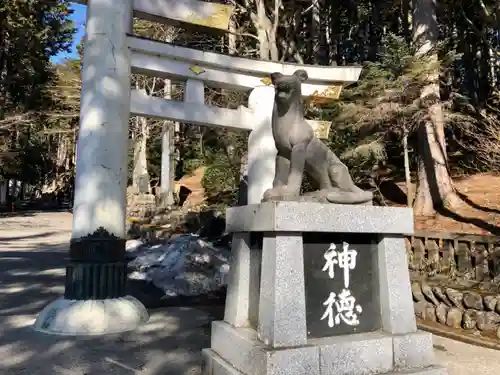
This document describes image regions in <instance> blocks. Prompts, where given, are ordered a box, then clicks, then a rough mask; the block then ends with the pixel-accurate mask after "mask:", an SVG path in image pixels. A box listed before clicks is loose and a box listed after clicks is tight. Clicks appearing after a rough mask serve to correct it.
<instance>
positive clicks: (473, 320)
mask: <svg viewBox="0 0 500 375" xmlns="http://www.w3.org/2000/svg"><path fill="white" fill-rule="evenodd" d="M479 314H480V312H479V311H477V310H473V309H468V310H466V311H465V312H464V317H463V320H462V323H463V327H464V329H474V328H476V325H477V316H478V315H479Z"/></svg>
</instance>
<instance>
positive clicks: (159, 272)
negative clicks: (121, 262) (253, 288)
mask: <svg viewBox="0 0 500 375" xmlns="http://www.w3.org/2000/svg"><path fill="white" fill-rule="evenodd" d="M230 258H231V252H230V250H229V249H227V248H222V247H215V246H213V245H212V244H211V243H209V242H206V241H203V240H202V239H200V238H199V237H198V236H196V235H193V234H188V235H182V236H179V237H177V238H175V239H173V240H171V241H169V242H167V243H165V244H159V245H153V246H144V247H143V248H141V249H140V250H139V251H138V253H137V256H136V257H135V259H133V260H132V261H131V262H129V263H128V266H129V268H130V269H132V270H133V272H132V273H131V274H130V275H129V277H130V278H133V279H136V280H146V281H148V282H151V283H153V285H155V286H156V287H157V288H159V289H162V290H163V291H164V292H165V294H166V295H168V296H196V295H200V294H206V293H210V292H215V291H218V290H220V289H221V288H222V287H224V286H225V285H226V284H227V278H228V273H229V264H230Z"/></svg>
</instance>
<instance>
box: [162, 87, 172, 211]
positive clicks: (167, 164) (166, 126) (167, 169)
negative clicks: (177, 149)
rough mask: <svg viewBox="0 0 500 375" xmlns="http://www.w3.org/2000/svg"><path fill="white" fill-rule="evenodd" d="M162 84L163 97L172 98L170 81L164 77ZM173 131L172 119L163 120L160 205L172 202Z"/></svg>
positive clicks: (169, 204)
mask: <svg viewBox="0 0 500 375" xmlns="http://www.w3.org/2000/svg"><path fill="white" fill-rule="evenodd" d="M163 85H164V86H163V97H164V98H165V99H168V100H170V99H172V81H171V80H169V79H164V80H163ZM174 132H175V123H173V122H172V121H165V122H163V129H162V140H161V179H160V183H161V187H160V190H161V192H160V201H161V204H162V206H171V205H173V204H174V178H175V167H174V162H175V161H174V154H175V153H174V146H175V145H174Z"/></svg>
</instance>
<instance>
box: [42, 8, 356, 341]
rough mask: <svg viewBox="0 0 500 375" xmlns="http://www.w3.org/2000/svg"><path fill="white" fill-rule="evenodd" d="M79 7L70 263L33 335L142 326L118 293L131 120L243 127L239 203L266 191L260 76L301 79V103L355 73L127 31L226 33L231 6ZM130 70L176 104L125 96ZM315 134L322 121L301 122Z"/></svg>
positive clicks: (334, 92) (268, 154)
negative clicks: (164, 28)
mask: <svg viewBox="0 0 500 375" xmlns="http://www.w3.org/2000/svg"><path fill="white" fill-rule="evenodd" d="M78 2H80V3H87V4H88V8H87V32H86V35H87V37H86V40H85V54H84V58H83V71H82V90H81V109H80V130H79V137H78V145H77V150H78V157H77V161H76V178H75V201H74V208H73V229H72V238H71V242H70V250H69V254H70V260H71V262H70V264H69V265H68V266H67V268H66V284H65V294H64V297H62V298H60V299H58V300H56V301H54V302H53V303H51V304H49V305H48V306H47V307H46V308H45V309H44V310H43V311H42V312H41V313H40V315H39V317H38V319H37V320H36V322H35V325H34V328H35V329H36V330H38V331H42V332H46V333H52V334H61V335H89V334H105V333H117V332H124V331H128V330H131V329H134V328H136V327H137V326H138V325H139V324H142V323H144V322H146V321H147V320H148V313H147V311H146V309H145V308H144V306H142V304H141V303H140V302H139V301H137V300H136V299H135V298H133V297H131V296H126V293H125V292H126V291H125V284H126V263H125V259H124V254H125V238H126V233H125V220H126V217H125V212H126V210H125V208H126V184H127V157H128V154H127V149H128V123H129V118H130V116H131V115H140V116H144V117H157V118H163V119H168V120H173V121H179V122H187V123H192V124H198V125H206V126H222V127H228V128H236V129H244V130H249V131H250V135H249V140H248V203H249V204H251V203H258V202H260V200H261V198H262V195H263V193H264V191H265V190H267V189H268V188H270V187H271V186H272V180H273V176H274V168H275V165H274V158H275V155H276V149H275V146H274V140H273V137H272V133H271V115H272V107H273V101H274V89H273V87H272V86H270V85H269V83H268V82H267V80H266V79H265V77H266V76H268V75H269V73H272V72H281V73H283V74H291V73H293V72H294V71H295V70H297V69H304V70H306V71H307V73H308V75H309V79H308V81H307V83H305V84H303V85H302V89H303V92H302V94H303V96H318V97H325V98H330V99H337V98H338V96H339V95H340V89H341V87H342V86H343V85H345V84H348V83H352V82H356V81H357V80H358V77H359V75H360V72H361V68H360V67H319V66H302V65H296V64H284V63H278V62H269V61H261V60H253V59H246V58H239V57H233V56H227V55H223V54H218V53H213V52H202V51H199V50H195V49H190V48H186V47H180V46H175V45H172V44H169V43H163V42H158V41H154V40H146V39H142V38H139V37H136V36H134V35H133V33H132V20H133V16H134V15H135V16H137V17H140V18H144V19H149V20H153V21H160V22H164V23H169V24H174V25H176V24H183V25H185V24H192V25H196V26H197V27H208V28H219V29H227V27H228V26H227V25H228V20H229V17H230V15H231V13H232V11H233V7H232V6H229V5H223V4H214V3H207V2H203V1H197V0H87V1H84V0H79V1H78ZM132 73H142V74H146V75H150V76H160V77H164V78H172V79H175V80H183V81H186V86H185V91H184V101H175V100H166V99H160V98H153V97H150V96H146V95H144V94H142V93H140V92H138V91H131V89H130V79H131V74H132ZM205 85H207V86H210V87H218V88H227V89H231V90H237V91H251V94H250V98H249V102H248V108H247V107H240V108H238V109H226V108H217V107H211V106H207V105H205V104H204V86H205ZM310 123H311V125H312V126H313V127H314V128H318V127H321V126H322V125H324V124H321V122H317V121H310Z"/></svg>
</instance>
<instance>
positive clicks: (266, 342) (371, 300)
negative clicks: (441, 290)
mask: <svg viewBox="0 0 500 375" xmlns="http://www.w3.org/2000/svg"><path fill="white" fill-rule="evenodd" d="M226 220H227V230H228V231H229V232H233V233H234V234H233V249H232V251H233V256H234V260H233V266H232V268H231V278H230V280H229V284H228V292H227V299H226V311H225V317H224V321H222V322H214V323H213V324H212V340H211V348H210V349H205V350H204V351H203V356H204V369H203V375H305V374H308V375H365V374H366V375H368V374H370V375H373V374H394V375H396V374H420V375H446V374H447V370H446V369H445V368H442V367H439V366H436V365H434V350H433V345H432V335H431V334H429V333H425V332H420V331H417V328H416V323H415V315H414V310H413V302H412V295H411V288H410V279H409V273H408V263H407V258H406V251H405V244H404V237H403V234H411V233H412V232H413V216H412V211H411V210H409V209H405V208H390V207H373V206H347V205H333V204H321V203H305V202H301V203H297V202H277V203H271V202H269V203H262V204H259V205H251V206H243V207H234V208H230V209H228V211H227V215H226ZM353 250H355V251H354V252H353ZM347 252H350V255H351V256H353V257H354V258H356V260H355V261H354V262H353V263H352V262H351V263H350V267H351V268H350V269H349V275H348V276H347V277H346V276H345V275H346V274H345V273H344V272H345V271H346V268H348V266H349V265H348V264H347V263H346V262H345V260H346V259H347V258H346V257H345V255H346V254H347ZM333 253H335V255H334V256H333V259H334V260H335V262H333V265H334V267H333V268H331V269H329V268H328V267H327V266H326V265H325V262H327V261H328V259H332V254H333ZM341 253H343V255H341ZM341 257H343V258H342V259H343V260H341ZM351 260H352V259H351ZM342 266H344V267H345V268H342ZM332 295H333V297H335V298H336V301H337V302H338V305H337V304H336V305H334V307H335V309H336V310H335V311H334V313H335V314H333V313H332V314H329V313H328V306H329V305H328V302H327V300H329V299H331V298H333V297H332ZM342 296H343V297H342ZM341 298H343V300H342V301H341ZM349 303H350V310H351V311H355V312H356V314H357V315H356V316H353V315H352V314H351V315H349V314H347V313H346V311H347V310H349V308H348V309H344V310H342V308H345V307H346V306H348V305H349ZM330 306H331V304H330ZM348 307H349V306H348ZM331 311H332V310H330V312H331ZM339 311H340V314H339ZM342 311H343V313H342Z"/></svg>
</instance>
